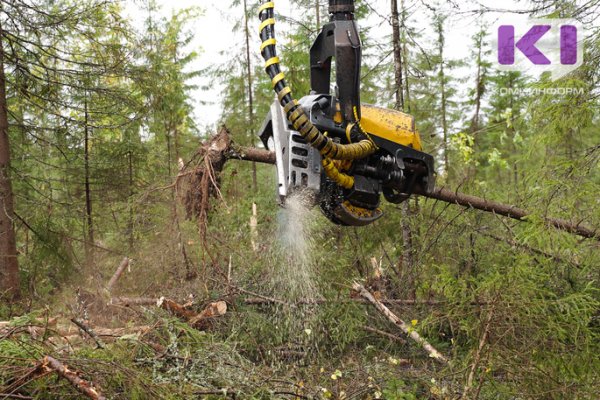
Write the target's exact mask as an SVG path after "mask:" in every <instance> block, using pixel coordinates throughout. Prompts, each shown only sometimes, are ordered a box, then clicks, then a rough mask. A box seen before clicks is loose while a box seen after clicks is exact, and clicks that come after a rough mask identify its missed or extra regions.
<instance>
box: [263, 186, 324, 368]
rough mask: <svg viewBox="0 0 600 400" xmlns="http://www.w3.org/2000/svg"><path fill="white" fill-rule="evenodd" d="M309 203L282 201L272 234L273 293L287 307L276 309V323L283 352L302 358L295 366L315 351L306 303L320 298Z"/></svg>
mask: <svg viewBox="0 0 600 400" xmlns="http://www.w3.org/2000/svg"><path fill="white" fill-rule="evenodd" d="M311 203H312V199H311V195H310V194H307V193H304V192H295V193H294V194H292V195H291V196H290V197H288V198H287V199H286V203H285V207H282V208H281V209H280V210H279V213H278V229H277V231H276V235H277V238H276V243H277V253H278V257H277V260H278V262H277V263H276V265H274V268H273V271H272V283H273V284H274V289H275V292H276V293H277V296H278V297H279V298H280V299H282V300H284V301H285V302H286V303H287V305H285V306H281V307H279V309H278V311H277V315H276V316H275V318H276V319H277V321H276V323H277V326H278V329H282V330H283V331H282V333H283V334H284V335H285V336H286V337H287V338H288V340H287V345H286V347H287V350H290V351H291V352H296V353H298V354H305V356H304V357H301V358H300V359H298V360H295V361H298V362H307V361H308V357H307V356H309V355H310V354H311V353H312V352H313V350H315V349H316V341H315V339H314V337H315V327H316V322H317V320H316V310H315V308H314V306H311V305H307V304H306V303H307V302H310V301H311V300H316V299H319V298H320V297H321V296H320V294H319V288H318V285H317V276H316V273H315V257H314V255H315V250H316V246H318V243H317V241H316V240H315V239H314V235H315V233H316V232H315V231H316V220H317V218H318V217H317V214H316V211H315V210H314V209H312V207H311V205H312V204H311ZM298 350H299V351H298ZM290 361H292V360H287V362H290Z"/></svg>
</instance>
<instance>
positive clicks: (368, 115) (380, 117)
mask: <svg viewBox="0 0 600 400" xmlns="http://www.w3.org/2000/svg"><path fill="white" fill-rule="evenodd" d="M361 114H362V116H361V119H360V124H361V125H362V127H363V129H364V130H365V131H366V132H367V133H368V134H369V135H372V136H378V137H380V138H382V139H385V140H389V141H390V142H393V143H397V144H401V145H403V146H407V147H410V148H412V149H415V150H418V151H422V150H423V147H422V145H421V137H420V136H419V132H418V131H417V129H416V127H415V118H414V117H413V116H412V115H409V114H406V113H403V112H401V111H396V110H390V109H388V108H382V107H378V106H374V105H371V104H362V105H361ZM341 118H342V116H341V114H336V116H335V120H336V122H338V121H341Z"/></svg>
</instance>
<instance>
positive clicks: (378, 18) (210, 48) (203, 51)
mask: <svg viewBox="0 0 600 400" xmlns="http://www.w3.org/2000/svg"><path fill="white" fill-rule="evenodd" d="M255 1H258V0H248V3H249V4H253V2H255ZM323 2H324V3H325V2H326V0H323ZM158 3H159V4H160V5H161V14H162V15H164V16H165V17H170V15H171V13H172V12H173V10H177V9H182V8H186V7H191V6H196V7H200V8H201V10H202V12H203V15H202V16H201V17H200V18H199V19H198V21H197V23H196V24H195V26H194V30H195V32H196V35H195V39H194V41H193V42H192V44H191V45H190V46H191V49H193V50H196V51H198V52H199V53H200V57H199V58H198V60H197V61H196V63H195V64H194V65H192V66H191V68H193V69H199V68H205V67H207V66H209V65H213V64H215V63H224V62H226V61H227V58H226V56H222V55H220V53H221V52H223V51H227V50H228V49H232V48H238V49H239V48H240V47H243V46H245V43H244V38H243V36H242V34H241V33H239V32H238V33H236V32H233V26H234V24H235V23H236V20H239V19H240V18H241V17H242V15H243V12H242V8H241V6H239V7H236V8H232V7H230V4H231V1H230V0H221V1H215V0H177V1H172V0H171V1H169V0H158ZM290 3H291V4H290ZM293 3H294V2H293V1H290V0H276V1H275V4H276V9H277V12H278V13H281V14H283V15H288V16H289V15H294V7H293V5H292V4H293ZM389 3H390V2H389V0H369V4H370V5H371V7H372V10H373V11H372V12H371V14H370V16H369V17H368V18H367V19H366V20H362V21H359V24H360V25H361V26H362V27H372V30H371V36H372V37H373V39H375V40H378V39H383V38H384V37H385V36H386V35H389V34H390V33H391V26H390V24H389V23H388V22H387V21H385V20H384V19H383V18H384V17H386V16H387V15H389V9H390V6H389ZM405 3H406V6H407V9H408V10H409V13H410V14H411V15H410V20H409V24H410V25H411V26H413V27H415V28H417V29H418V30H419V31H420V33H421V34H422V35H423V39H422V41H423V42H424V43H423V45H424V46H426V45H427V44H428V42H429V40H430V39H431V38H432V37H433V29H432V28H431V26H430V21H431V13H430V12H427V11H426V10H424V8H425V7H423V6H422V4H423V2H421V1H420V0H406V1H405ZM424 3H426V4H430V3H431V2H428V1H424ZM481 3H483V4H485V5H486V6H489V7H491V8H494V9H497V10H499V12H496V13H489V14H487V15H486V17H485V20H486V23H487V24H489V25H490V26H493V25H494V24H495V22H496V21H497V20H498V18H499V17H506V15H510V18H523V17H522V16H521V17H519V16H518V15H515V14H512V13H506V12H502V10H515V9H518V8H522V7H523V6H522V5H520V6H518V7H517V6H516V4H517V3H516V2H515V1H513V0H506V1H500V0H484V1H482V2H481ZM125 4H126V10H127V13H128V14H129V16H130V18H131V19H132V21H133V22H134V24H137V25H138V26H141V24H142V22H143V19H144V18H145V14H144V13H142V12H140V11H139V8H138V5H136V2H134V1H132V0H129V1H128V2H126V3H125ZM416 4H418V5H419V6H418V7H416V6H415V5H416ZM443 4H444V5H445V7H446V10H447V11H449V18H448V20H447V22H446V32H445V34H446V45H445V53H446V55H448V56H449V57H451V58H453V59H465V58H467V57H469V46H470V45H471V42H472V39H471V37H472V36H473V35H474V34H475V32H476V31H477V29H478V22H477V16H476V15H475V14H474V13H472V12H469V11H473V10H478V9H479V8H480V7H479V5H478V3H477V2H476V1H462V2H456V4H457V5H456V6H455V8H449V7H450V6H448V2H443ZM521 4H522V3H521ZM417 9H418V10H419V11H415V10H417ZM294 18H296V19H298V16H297V15H294ZM257 21H258V19H257V18H253V19H251V20H250V23H251V34H252V35H253V37H252V39H253V40H252V41H251V51H253V52H255V53H256V54H258V47H259V45H260V41H259V38H258V33H257V26H258V22H257ZM283 29H285V25H282V27H281V28H280V29H279V32H282V30H283ZM387 60H388V61H387V62H393V59H392V58H391V57H389V58H388V59H387ZM283 64H284V66H285V61H284V63H283ZM473 73H474V71H471V70H469V69H462V70H461V71H459V72H458V74H459V75H462V76H469V75H471V76H472V74H473ZM198 83H199V85H200V86H207V85H208V86H210V87H211V89H210V90H208V91H206V90H197V91H196V92H195V93H194V94H193V100H194V105H195V117H196V121H197V124H198V126H199V127H200V128H201V130H204V129H203V128H212V127H214V125H215V123H217V121H218V119H219V116H220V113H221V107H220V104H219V102H220V92H221V88H220V87H219V86H218V84H215V83H213V82H210V81H208V80H206V79H203V78H200V79H199V81H198ZM201 102H205V103H207V104H201Z"/></svg>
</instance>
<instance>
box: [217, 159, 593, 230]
mask: <svg viewBox="0 0 600 400" xmlns="http://www.w3.org/2000/svg"><path fill="white" fill-rule="evenodd" d="M227 156H228V158H230V159H238V160H244V161H255V162H259V163H264V164H275V153H274V152H272V151H269V150H263V149H257V148H252V147H238V148H237V149H234V150H230V151H229V153H228V155H227ZM416 194H419V195H421V196H423V197H428V198H431V199H436V200H440V201H443V202H446V203H451V204H456V205H459V206H463V207H467V208H473V209H476V210H480V211H485V212H491V213H495V214H498V215H503V216H505V217H509V218H513V219H516V220H518V221H524V220H525V219H526V218H527V217H528V216H529V215H530V213H529V212H527V211H526V210H524V209H522V208H518V207H515V206H512V205H509V204H502V203H499V202H496V201H491V200H486V199H483V198H481V197H476V196H471V195H468V194H463V193H458V192H453V191H451V190H448V189H444V188H436V189H434V190H433V191H432V192H431V193H425V192H419V193H416ZM545 220H546V223H548V225H551V226H554V227H555V228H557V229H560V230H563V231H566V232H569V233H573V234H575V235H579V236H582V237H584V238H588V239H597V240H600V230H598V229H592V228H589V227H587V226H585V225H582V224H581V222H579V223H576V222H571V221H567V220H564V219H558V218H546V219H545Z"/></svg>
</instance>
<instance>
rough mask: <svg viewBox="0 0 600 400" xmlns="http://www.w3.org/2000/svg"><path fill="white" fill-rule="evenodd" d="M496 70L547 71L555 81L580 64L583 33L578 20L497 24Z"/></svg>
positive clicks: (546, 20)
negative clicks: (497, 68)
mask: <svg viewBox="0 0 600 400" xmlns="http://www.w3.org/2000/svg"><path fill="white" fill-rule="evenodd" d="M497 34H498V36H497V43H498V46H497V49H498V64H499V66H498V67H499V69H501V70H508V71H523V72H525V71H532V72H544V71H550V73H551V74H552V79H553V80H556V79H559V78H561V77H563V76H564V75H566V74H568V73H569V72H571V71H573V70H575V69H576V68H578V67H579V66H581V64H582V63H583V30H582V29H581V26H580V24H579V23H578V22H577V21H573V20H566V19H544V20H529V21H526V22H524V23H513V24H506V23H503V24H500V25H499V26H498V29H497Z"/></svg>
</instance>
